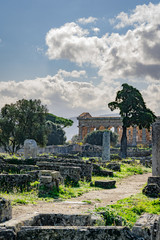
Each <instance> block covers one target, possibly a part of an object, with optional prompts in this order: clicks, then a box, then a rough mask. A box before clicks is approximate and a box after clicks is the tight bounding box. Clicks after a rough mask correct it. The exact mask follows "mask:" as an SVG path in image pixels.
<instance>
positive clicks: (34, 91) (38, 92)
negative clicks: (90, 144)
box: [0, 70, 117, 116]
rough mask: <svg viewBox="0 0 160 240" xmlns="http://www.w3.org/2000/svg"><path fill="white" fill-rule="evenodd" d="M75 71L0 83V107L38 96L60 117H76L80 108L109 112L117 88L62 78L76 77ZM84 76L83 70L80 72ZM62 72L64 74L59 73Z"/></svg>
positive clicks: (79, 112) (80, 110)
mask: <svg viewBox="0 0 160 240" xmlns="http://www.w3.org/2000/svg"><path fill="white" fill-rule="evenodd" d="M77 74H78V72H77V71H75V72H74V71H73V72H71V73H70V74H69V72H66V71H63V70H60V71H59V72H58V73H57V74H56V75H55V76H47V77H45V78H36V79H33V80H24V81H21V82H15V81H10V82H1V85H0V96H1V103H0V107H3V106H4V104H6V103H13V102H16V101H17V100H19V99H22V98H25V99H41V101H42V103H43V104H46V105H47V106H48V108H49V111H50V112H52V113H54V114H57V115H59V116H66V115H67V116H78V115H79V114H81V113H82V112H83V111H89V112H91V113H93V112H94V113H96V112H100V111H102V112H107V111H108V112H110V110H109V109H108V107H107V103H108V102H109V101H112V100H113V96H114V95H115V94H116V90H117V89H114V88H113V87H111V86H107V85H103V86H102V85H101V86H94V85H93V84H92V83H88V82H78V81H65V79H64V75H66V76H67V77H68V76H74V77H75V76H76V77H77ZM79 74H80V75H84V74H85V71H84V72H82V71H80V73H79ZM62 75H63V76H62Z"/></svg>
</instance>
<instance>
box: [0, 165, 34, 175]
mask: <svg viewBox="0 0 160 240" xmlns="http://www.w3.org/2000/svg"><path fill="white" fill-rule="evenodd" d="M34 170H38V167H37V166H33V165H17V164H0V172H1V173H3V172H7V173H17V174H20V173H22V172H28V171H34Z"/></svg>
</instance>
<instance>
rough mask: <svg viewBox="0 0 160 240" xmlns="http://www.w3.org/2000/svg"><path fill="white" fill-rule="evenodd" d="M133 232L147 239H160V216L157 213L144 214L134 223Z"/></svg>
mask: <svg viewBox="0 0 160 240" xmlns="http://www.w3.org/2000/svg"><path fill="white" fill-rule="evenodd" d="M132 232H133V233H134V234H136V235H138V236H139V237H140V238H141V239H145V240H159V239H160V216H158V215H155V214H147V213H145V214H144V215H142V216H141V217H140V218H139V220H138V221H137V222H136V224H135V225H134V227H133V229H132Z"/></svg>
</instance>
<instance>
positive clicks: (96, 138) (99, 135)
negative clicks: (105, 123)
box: [83, 130, 118, 146]
mask: <svg viewBox="0 0 160 240" xmlns="http://www.w3.org/2000/svg"><path fill="white" fill-rule="evenodd" d="M104 132H109V130H97V131H93V132H91V133H89V134H87V135H86V136H85V138H84V140H83V142H84V143H89V144H92V145H99V146H102V144H103V133H104ZM117 140H118V135H117V134H116V133H115V132H112V131H110V143H111V145H112V146H115V145H116V144H117Z"/></svg>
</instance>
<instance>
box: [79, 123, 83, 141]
mask: <svg viewBox="0 0 160 240" xmlns="http://www.w3.org/2000/svg"><path fill="white" fill-rule="evenodd" d="M82 131H83V129H82V127H80V126H79V141H82Z"/></svg>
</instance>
